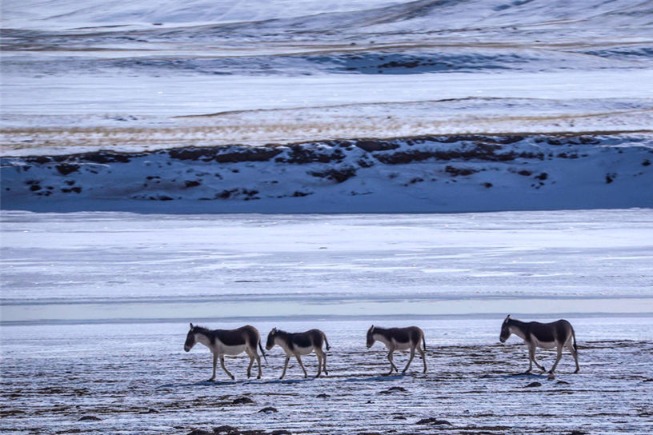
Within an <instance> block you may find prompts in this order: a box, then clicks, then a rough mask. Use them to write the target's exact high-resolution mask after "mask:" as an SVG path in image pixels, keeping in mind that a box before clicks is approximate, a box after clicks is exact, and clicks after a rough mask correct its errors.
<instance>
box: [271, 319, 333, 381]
mask: <svg viewBox="0 0 653 435" xmlns="http://www.w3.org/2000/svg"><path fill="white" fill-rule="evenodd" d="M275 344H277V345H279V347H281V349H283V351H284V352H285V353H286V361H285V363H284V365H283V373H281V377H280V378H279V379H283V378H284V376H286V369H287V368H288V361H290V357H291V356H294V357H295V358H297V362H298V363H299V366H300V367H301V368H302V370H303V371H304V377H305V378H306V377H308V373H306V368H304V364H303V363H302V358H301V356H302V355H308V354H309V353H311V352H312V351H315V355H317V376H315V377H316V378H319V377H320V375H321V374H322V368H323V367H324V374H325V375H327V376H328V375H329V372H328V371H327V366H326V359H327V358H326V353H325V352H324V351H323V350H322V345H323V344H326V350H329V349H330V347H329V342H328V341H327V338H326V335H325V334H324V332H322V331H320V330H319V329H311V330H310V331H306V332H297V333H290V332H286V331H281V330H279V329H277V328H274V329H272V330H271V331H270V333H269V334H268V339H267V342H266V344H265V348H266V349H267V350H270V349H272V348H273V347H274V345H275Z"/></svg>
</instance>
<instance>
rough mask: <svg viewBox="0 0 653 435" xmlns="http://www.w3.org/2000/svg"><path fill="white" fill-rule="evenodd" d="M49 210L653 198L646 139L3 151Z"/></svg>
mask: <svg viewBox="0 0 653 435" xmlns="http://www.w3.org/2000/svg"><path fill="white" fill-rule="evenodd" d="M1 161H2V198H3V201H2V206H3V208H5V209H21V208H22V209H27V210H39V211H66V210H77V211H79V210H95V209H100V210H123V211H124V210H143V211H150V212H152V211H160V212H170V211H176V212H183V211H184V210H192V211H196V212H202V211H207V212H237V211H248V212H273V211H277V212H279V211H295V212H347V211H349V212H353V211H369V212H383V211H389V210H392V211H395V212H443V211H491V210H520V209H536V210H537V209H559V208H572V209H573V208H619V207H651V206H653V190H652V189H651V188H650V186H652V185H653V167H652V166H651V162H653V142H652V141H651V138H650V137H649V136H647V135H636V134H632V135H601V136H590V135H527V136H524V135H501V136H499V135H466V136H464V135H463V136H461V135H452V136H425V137H411V138H397V139H388V140H374V139H354V140H334V141H323V142H312V143H297V144H286V145H275V144H270V145H266V146H258V147H251V146H237V145H233V146H220V147H180V148H169V149H164V150H157V151H138V152H118V151H111V150H99V151H90V152H85V153H80V154H59V155H34V156H21V157H2V160H1Z"/></svg>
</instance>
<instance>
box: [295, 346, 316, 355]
mask: <svg viewBox="0 0 653 435" xmlns="http://www.w3.org/2000/svg"><path fill="white" fill-rule="evenodd" d="M312 351H313V346H309V347H299V346H295V352H297V353H298V354H300V355H308V354H309V353H311V352H312Z"/></svg>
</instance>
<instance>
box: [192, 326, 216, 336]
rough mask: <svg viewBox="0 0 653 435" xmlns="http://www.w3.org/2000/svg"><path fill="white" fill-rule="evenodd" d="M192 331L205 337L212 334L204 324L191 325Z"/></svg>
mask: <svg viewBox="0 0 653 435" xmlns="http://www.w3.org/2000/svg"><path fill="white" fill-rule="evenodd" d="M193 332H194V333H196V334H197V333H199V334H204V335H206V336H207V337H211V335H212V334H211V332H212V331H211V330H210V329H209V328H206V327H204V326H199V325H195V326H193Z"/></svg>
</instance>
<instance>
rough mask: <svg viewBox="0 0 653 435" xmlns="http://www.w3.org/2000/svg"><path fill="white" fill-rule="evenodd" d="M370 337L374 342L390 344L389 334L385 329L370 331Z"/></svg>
mask: <svg viewBox="0 0 653 435" xmlns="http://www.w3.org/2000/svg"><path fill="white" fill-rule="evenodd" d="M372 337H374V339H375V340H378V341H380V342H382V343H384V344H386V343H389V342H390V334H388V330H387V329H385V328H376V327H375V328H374V330H373V331H372Z"/></svg>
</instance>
